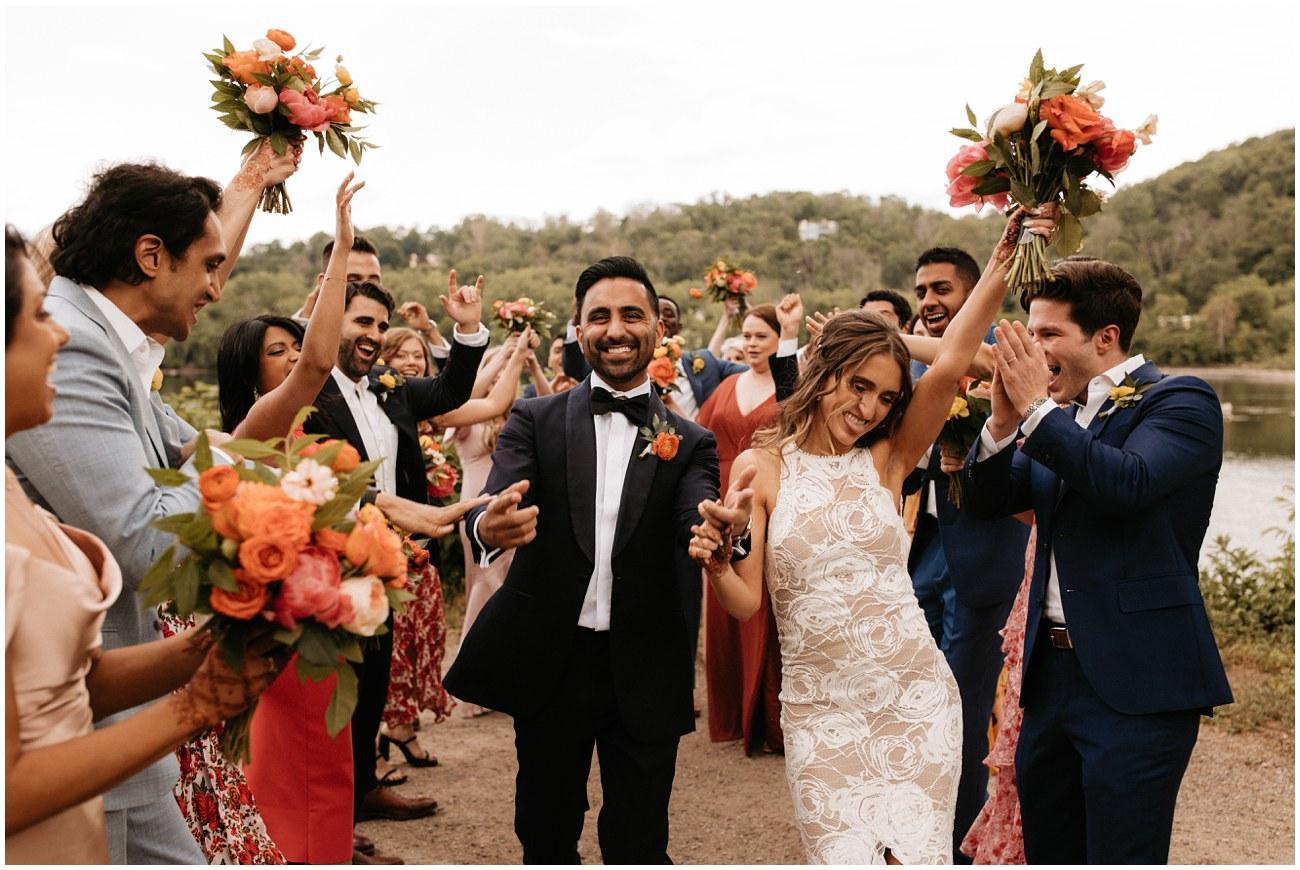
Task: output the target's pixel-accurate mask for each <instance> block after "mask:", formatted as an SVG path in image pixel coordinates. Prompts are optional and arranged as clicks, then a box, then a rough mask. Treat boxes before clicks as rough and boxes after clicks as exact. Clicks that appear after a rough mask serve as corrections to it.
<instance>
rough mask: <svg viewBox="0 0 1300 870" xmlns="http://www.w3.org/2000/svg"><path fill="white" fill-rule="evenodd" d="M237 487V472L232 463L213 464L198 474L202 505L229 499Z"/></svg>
mask: <svg viewBox="0 0 1300 870" xmlns="http://www.w3.org/2000/svg"><path fill="white" fill-rule="evenodd" d="M238 487H239V472H238V471H236V470H235V467H234V466H233V465H214V466H212V467H211V468H209V469H208V470H207V471H205V472H203V473H202V474H200V475H199V495H201V496H202V497H203V505H204V507H208V512H209V513H211V507H209V505H212V506H215V505H219V504H222V503H223V502H227V501H230V499H231V498H233V497H234V495H235V490H236V489H237V488H238Z"/></svg>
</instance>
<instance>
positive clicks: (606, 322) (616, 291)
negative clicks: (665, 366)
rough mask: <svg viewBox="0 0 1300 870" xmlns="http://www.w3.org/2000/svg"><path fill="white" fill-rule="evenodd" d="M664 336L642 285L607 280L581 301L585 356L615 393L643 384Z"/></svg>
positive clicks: (580, 328)
mask: <svg viewBox="0 0 1300 870" xmlns="http://www.w3.org/2000/svg"><path fill="white" fill-rule="evenodd" d="M663 335H664V327H663V322H662V321H660V320H659V317H658V312H657V311H655V310H654V309H652V308H651V307H650V294H649V292H648V291H647V290H646V288H645V285H644V284H642V283H641V282H640V281H634V280H632V279H631V278H604V279H602V280H600V281H597V282H596V283H595V284H593V285H591V288H590V289H589V290H587V293H586V296H585V297H583V301H582V311H581V321H580V323H579V324H578V341H580V342H581V345H582V353H583V356H585V357H586V358H587V364H588V365H590V366H591V368H592V370H593V371H595V372H596V374H598V375H600V377H601V379H602V380H604V381H605V383H607V384H609V385H610V386H611V387H613V388H614V389H616V390H629V389H631V388H633V387H636V386H638V385H640V384H641V382H642V381H644V380H645V370H646V366H648V365H650V359H651V357H653V356H654V349H655V348H656V347H658V346H659V342H660V341H662V340H663Z"/></svg>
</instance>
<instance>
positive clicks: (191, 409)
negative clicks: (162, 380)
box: [164, 381, 221, 432]
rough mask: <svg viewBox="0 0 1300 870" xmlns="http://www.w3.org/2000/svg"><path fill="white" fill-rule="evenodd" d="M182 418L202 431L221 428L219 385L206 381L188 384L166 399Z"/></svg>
mask: <svg viewBox="0 0 1300 870" xmlns="http://www.w3.org/2000/svg"><path fill="white" fill-rule="evenodd" d="M164 400H165V401H166V402H167V404H169V405H171V406H172V410H173V411H175V412H176V413H177V415H179V416H180V418H181V419H182V420H184V421H185V422H187V423H189V424H190V425H191V426H193V427H194V428H195V429H198V430H199V431H200V432H202V431H203V430H204V429H216V430H218V431H219V430H220V429H221V407H220V405H219V404H218V402H217V385H216V384H209V383H207V382H206V381H196V382H195V383H194V384H192V385H191V384H186V385H185V386H183V387H181V388H180V389H179V390H177V391H176V392H175V393H173V394H171V395H170V396H166V397H165V399H164Z"/></svg>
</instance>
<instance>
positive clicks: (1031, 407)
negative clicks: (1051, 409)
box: [1020, 396, 1052, 423]
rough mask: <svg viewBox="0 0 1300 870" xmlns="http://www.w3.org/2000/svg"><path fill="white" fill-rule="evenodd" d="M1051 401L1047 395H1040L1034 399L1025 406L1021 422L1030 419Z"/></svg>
mask: <svg viewBox="0 0 1300 870" xmlns="http://www.w3.org/2000/svg"><path fill="white" fill-rule="evenodd" d="M1050 401H1052V400H1051V399H1050V398H1048V397H1047V396H1039V397H1038V398H1037V399H1034V400H1033V401H1032V402H1030V403H1029V404H1028V405H1026V406H1025V413H1024V415H1023V416H1022V417H1021V418H1020V422H1022V423H1023V422H1024V421H1026V420H1028V419H1029V418H1030V417H1032V416H1034V412H1035V411H1037V410H1038V409H1039V408H1041V407H1043V406H1044V405H1046V404H1047V403H1048V402H1050Z"/></svg>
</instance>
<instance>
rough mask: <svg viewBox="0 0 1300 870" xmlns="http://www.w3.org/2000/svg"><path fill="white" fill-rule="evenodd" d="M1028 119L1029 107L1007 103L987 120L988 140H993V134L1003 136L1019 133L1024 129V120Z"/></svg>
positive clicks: (1022, 104)
mask: <svg viewBox="0 0 1300 870" xmlns="http://www.w3.org/2000/svg"><path fill="white" fill-rule="evenodd" d="M1028 117H1029V107H1028V106H1026V105H1025V104H1024V103H1007V104H1006V105H1005V106H1003V107H1002V108H1000V109H998V110H997V111H996V112H994V113H993V116H992V117H990V118H989V122H988V133H989V138H990V139H991V138H993V134H994V133H1001V134H1002V135H1003V136H1010V135H1011V134H1013V133H1019V132H1020V130H1021V129H1023V128H1024V126H1025V119H1027V118H1028Z"/></svg>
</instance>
